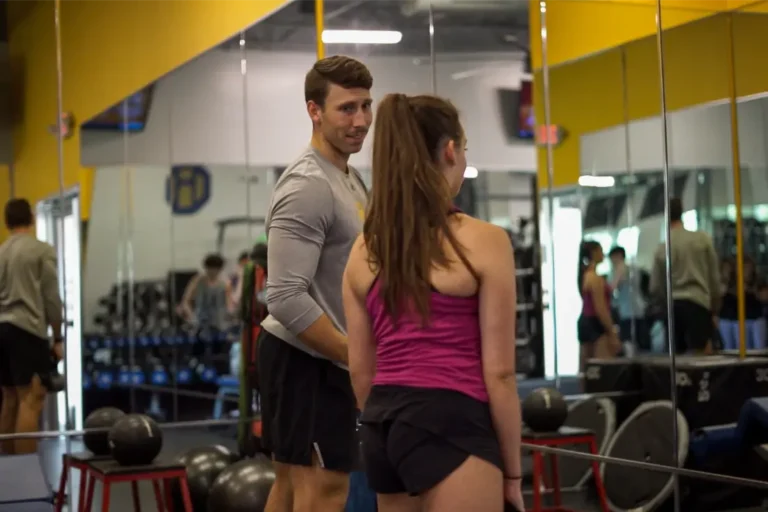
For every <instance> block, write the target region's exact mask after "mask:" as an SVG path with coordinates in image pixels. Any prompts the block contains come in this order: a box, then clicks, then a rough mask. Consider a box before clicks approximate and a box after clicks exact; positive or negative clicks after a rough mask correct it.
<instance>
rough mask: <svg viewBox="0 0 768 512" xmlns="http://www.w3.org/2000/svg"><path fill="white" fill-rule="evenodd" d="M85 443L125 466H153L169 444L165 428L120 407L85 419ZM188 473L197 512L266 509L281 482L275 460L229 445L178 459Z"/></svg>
mask: <svg viewBox="0 0 768 512" xmlns="http://www.w3.org/2000/svg"><path fill="white" fill-rule="evenodd" d="M85 431H86V432H85V435H84V438H83V441H84V442H85V446H86V448H88V450H89V451H90V452H91V453H93V455H94V456H97V457H111V458H112V459H114V460H115V462H117V463H118V464H120V465H121V466H145V465H149V464H152V462H153V461H154V460H155V458H156V457H157V455H158V454H159V453H160V450H161V449H162V446H163V437H162V432H161V431H160V428H159V427H158V425H157V423H155V421H154V420H152V418H150V417H148V416H145V415H143V414H125V413H124V412H123V411H121V410H120V409H117V408H115V407H103V408H101V409H97V410H95V411H93V412H92V413H91V414H89V415H88V417H87V418H86V420H85ZM176 461H177V462H179V463H180V464H183V465H184V467H185V468H186V472H187V483H188V486H189V493H190V498H191V502H192V503H191V504H192V510H193V512H262V511H263V510H264V507H265V506H266V504H267V498H268V497H269V491H270V489H271V488H272V484H273V483H274V481H275V472H274V469H273V468H272V461H270V460H269V459H268V458H267V457H265V456H263V455H261V454H259V455H257V456H256V457H254V458H249V459H243V460H240V457H239V456H237V455H235V454H233V453H231V452H230V451H229V450H227V449H226V448H225V447H223V446H219V445H213V446H202V447H197V448H192V449H191V450H188V451H186V452H185V453H183V454H182V455H181V456H180V457H178V458H177V459H176ZM171 492H172V496H171V499H172V500H173V504H174V509H178V510H183V509H184V504H183V501H182V498H181V489H180V486H179V485H178V482H174V483H173V485H172V491H171Z"/></svg>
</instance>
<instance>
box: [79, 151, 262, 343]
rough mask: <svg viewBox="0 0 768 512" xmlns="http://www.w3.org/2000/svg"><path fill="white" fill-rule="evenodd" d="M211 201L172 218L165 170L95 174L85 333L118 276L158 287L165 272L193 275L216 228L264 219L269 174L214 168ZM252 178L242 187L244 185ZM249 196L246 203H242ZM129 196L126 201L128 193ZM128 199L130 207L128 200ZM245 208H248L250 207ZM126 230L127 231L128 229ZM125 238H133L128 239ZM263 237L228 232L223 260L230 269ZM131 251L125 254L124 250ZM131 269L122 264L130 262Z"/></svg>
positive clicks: (213, 243) (256, 229)
mask: <svg viewBox="0 0 768 512" xmlns="http://www.w3.org/2000/svg"><path fill="white" fill-rule="evenodd" d="M208 170H209V172H210V175H211V197H210V199H209V201H208V203H207V204H206V205H205V206H203V208H201V209H200V210H199V211H198V212H197V213H195V214H193V215H175V216H171V211H170V206H169V205H168V203H167V202H166V200H165V179H166V177H167V176H168V168H166V167H152V166H140V167H135V168H132V169H124V168H116V167H102V168H99V169H96V173H95V174H96V175H95V183H94V193H93V202H92V204H91V219H90V221H89V225H88V238H87V246H86V249H85V252H86V255H85V256H86V258H87V259H86V261H87V262H88V264H87V265H85V267H84V269H83V312H84V317H85V328H86V329H90V328H92V324H91V320H92V316H93V312H94V311H96V309H97V303H98V300H99V298H100V297H101V296H103V295H105V294H106V293H108V292H109V290H110V288H111V286H112V285H113V284H115V283H116V282H118V275H119V272H127V271H128V269H129V268H131V269H132V271H133V278H134V279H135V280H137V281H139V280H144V279H163V278H165V277H166V276H167V275H168V272H169V271H170V270H171V269H177V270H194V269H197V268H199V267H200V265H201V261H202V259H203V257H204V256H205V255H206V254H207V253H210V252H213V251H215V250H216V235H217V230H216V224H215V223H216V221H217V220H218V219H221V218H224V217H233V216H246V215H249V216H254V217H256V216H264V215H265V214H266V210H267V205H268V201H269V195H270V193H271V191H272V185H273V177H274V175H273V173H272V172H271V170H267V169H249V171H248V173H246V171H245V169H244V168H240V167H225V166H212V167H209V168H208ZM248 176H250V177H251V178H254V177H255V178H258V182H257V183H251V184H250V185H247V183H246V181H245V179H246V177H248ZM247 188H250V201H247V200H246V194H247V193H248V191H247ZM127 190H130V192H131V194H127V193H126V191H127ZM129 195H130V196H132V197H133V201H132V204H130V205H129V204H128V203H129V199H128V197H129ZM249 205H250V207H249ZM128 220H129V221H130V222H128V224H129V227H126V223H127V221H128ZM129 230H130V232H131V234H130V235H128V231H129ZM263 232H264V230H263V229H262V228H261V227H259V226H254V227H252V230H251V232H250V235H251V236H250V237H249V236H248V231H247V229H246V228H245V227H238V228H230V229H228V230H227V232H226V233H227V235H226V239H225V245H224V250H223V253H224V254H223V256H224V257H225V258H227V259H228V260H229V261H230V263H231V262H233V260H234V259H236V258H237V255H238V254H239V253H240V252H241V251H243V250H246V249H249V248H250V247H251V246H252V245H253V241H254V240H255V238H256V237H257V236H258V235H260V234H262V233H263ZM128 243H130V246H131V247H130V251H129V250H128V247H127V244H128ZM129 253H130V254H131V255H132V256H131V257H132V260H133V262H132V264H130V263H127V262H126V257H127V255H128V254H129Z"/></svg>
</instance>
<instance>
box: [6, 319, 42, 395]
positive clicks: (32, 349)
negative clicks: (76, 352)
mask: <svg viewBox="0 0 768 512" xmlns="http://www.w3.org/2000/svg"><path fill="white" fill-rule="evenodd" d="M52 364H53V363H52V362H51V346H50V343H49V342H48V340H46V339H43V338H38V337H37V336H35V335H34V334H32V333H31V332H28V331H25V330H24V329H21V328H20V327H16V326H15V325H13V324H10V323H0V386H1V387H4V388H11V387H21V386H29V385H30V384H31V383H32V377H33V376H34V375H36V374H37V375H40V377H41V379H43V380H45V378H46V377H47V376H48V375H49V374H50V371H51V370H52Z"/></svg>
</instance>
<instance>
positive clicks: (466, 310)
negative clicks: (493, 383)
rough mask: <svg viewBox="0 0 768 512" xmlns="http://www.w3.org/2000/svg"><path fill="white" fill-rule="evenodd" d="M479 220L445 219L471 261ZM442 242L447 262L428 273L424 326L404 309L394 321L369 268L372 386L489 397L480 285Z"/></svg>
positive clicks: (463, 216) (471, 261)
mask: <svg viewBox="0 0 768 512" xmlns="http://www.w3.org/2000/svg"><path fill="white" fill-rule="evenodd" d="M480 224H485V223H483V222H482V221H478V220H476V219H472V218H471V217H468V216H466V215H463V214H455V215H453V216H452V218H451V221H450V223H449V226H450V229H451V230H452V231H453V233H454V235H455V237H456V239H457V240H458V242H459V243H460V244H461V245H462V246H463V247H464V248H465V257H466V258H467V260H468V261H469V263H470V265H471V264H472V263H473V258H474V254H476V252H477V249H476V247H477V243H476V241H475V240H474V238H476V237H473V232H476V231H477V229H478V227H479V225H480ZM443 243H444V244H445V247H444V249H445V251H446V253H447V254H448V256H449V259H450V261H451V263H450V264H449V266H448V267H447V268H439V267H433V268H432V270H431V272H430V285H431V287H432V291H431V294H430V297H429V307H430V316H429V320H428V321H427V322H426V324H424V323H423V322H422V318H421V317H420V315H418V313H416V312H415V311H412V312H410V313H406V312H404V313H402V314H401V315H400V316H399V318H398V319H397V320H395V319H394V318H393V317H392V315H391V314H390V313H389V311H388V310H387V307H386V304H385V302H384V300H383V299H382V296H381V289H382V284H383V283H381V281H380V280H379V278H378V277H375V276H374V272H371V277H370V279H371V286H370V290H369V292H368V295H367V299H366V307H367V309H368V312H369V314H370V317H371V324H372V325H371V327H372V330H373V333H374V336H375V338H376V345H377V350H376V355H377V368H376V378H375V380H374V384H378V385H401V386H412V387H416V388H440V389H450V390H454V391H458V392H461V393H464V394H466V395H469V396H471V397H473V398H476V399H478V400H481V401H487V400H488V395H487V391H486V389H485V383H484V380H483V370H482V362H481V351H480V344H481V333H480V320H479V300H478V290H479V283H478V282H477V279H476V278H475V277H474V276H473V274H472V272H471V271H470V270H469V268H467V266H466V265H465V264H464V263H462V260H461V258H460V257H459V255H458V253H457V252H456V249H455V248H453V247H452V246H451V244H450V243H449V242H448V241H447V240H444V241H443Z"/></svg>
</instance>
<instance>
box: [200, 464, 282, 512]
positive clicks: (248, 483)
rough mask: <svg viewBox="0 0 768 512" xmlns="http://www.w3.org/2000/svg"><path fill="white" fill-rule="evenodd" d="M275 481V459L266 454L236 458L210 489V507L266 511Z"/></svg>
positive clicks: (243, 511) (217, 511)
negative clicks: (273, 465)
mask: <svg viewBox="0 0 768 512" xmlns="http://www.w3.org/2000/svg"><path fill="white" fill-rule="evenodd" d="M274 482H275V470H274V469H273V468H272V461H270V460H269V459H267V458H266V457H265V456H263V455H257V456H256V457H255V458H253V459H245V460H241V461H240V462H236V463H234V464H232V465H231V466H229V467H228V468H226V469H225V470H224V471H222V472H221V473H220V474H219V476H218V477H217V478H216V481H215V482H214V483H213V485H212V486H211V489H210V491H209V492H208V510H210V511H216V512H219V511H220V510H221V511H224V510H226V511H227V512H263V511H264V507H265V506H266V504H267V498H268V497H269V490H270V489H271V488H272V484H273V483H274Z"/></svg>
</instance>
